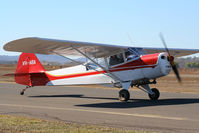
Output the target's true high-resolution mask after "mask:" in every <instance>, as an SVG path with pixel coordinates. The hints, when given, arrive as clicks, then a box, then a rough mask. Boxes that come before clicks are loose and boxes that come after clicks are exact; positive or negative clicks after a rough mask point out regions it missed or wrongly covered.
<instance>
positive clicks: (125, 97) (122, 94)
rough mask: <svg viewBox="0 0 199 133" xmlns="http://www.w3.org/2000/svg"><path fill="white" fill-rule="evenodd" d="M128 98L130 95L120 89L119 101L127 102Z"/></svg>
mask: <svg viewBox="0 0 199 133" xmlns="http://www.w3.org/2000/svg"><path fill="white" fill-rule="evenodd" d="M129 98H130V94H129V91H128V90H125V89H122V90H120V91H119V99H120V101H122V102H127V101H128V100H129Z"/></svg>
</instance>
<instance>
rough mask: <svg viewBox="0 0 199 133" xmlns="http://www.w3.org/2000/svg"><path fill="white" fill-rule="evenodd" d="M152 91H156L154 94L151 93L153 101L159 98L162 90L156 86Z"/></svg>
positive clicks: (150, 96)
mask: <svg viewBox="0 0 199 133" xmlns="http://www.w3.org/2000/svg"><path fill="white" fill-rule="evenodd" d="M151 91H152V92H153V93H154V94H149V98H150V99H151V100H153V101H156V100H158V98H159V97H160V92H159V90H158V89H156V88H152V89H151Z"/></svg>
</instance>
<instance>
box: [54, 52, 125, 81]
mask: <svg viewBox="0 0 199 133" xmlns="http://www.w3.org/2000/svg"><path fill="white" fill-rule="evenodd" d="M53 53H55V54H57V55H59V56H62V57H64V58H66V59H68V60H70V61H72V62H75V63H77V64H79V65H83V66H85V67H87V66H86V65H85V64H84V63H80V62H78V61H76V60H73V59H71V58H69V57H66V56H64V55H61V54H59V53H57V52H55V51H53ZM87 58H88V57H87ZM88 59H90V58H88ZM91 61H92V60H91ZM94 63H95V61H94ZM95 64H96V65H98V63H95ZM100 66H101V65H100ZM100 66H99V67H100ZM100 68H101V67H100ZM103 68H104V67H103ZM93 70H95V71H96V72H99V73H101V74H104V75H106V76H109V77H111V78H113V79H115V78H114V77H112V76H110V75H107V74H105V73H103V72H101V71H98V70H96V69H93ZM103 70H104V69H103ZM104 71H107V70H104ZM107 72H108V73H109V71H107ZM109 74H110V73H109ZM117 80H119V81H120V82H121V80H120V79H119V78H118V79H117Z"/></svg>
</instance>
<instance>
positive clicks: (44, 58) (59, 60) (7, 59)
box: [0, 54, 69, 64]
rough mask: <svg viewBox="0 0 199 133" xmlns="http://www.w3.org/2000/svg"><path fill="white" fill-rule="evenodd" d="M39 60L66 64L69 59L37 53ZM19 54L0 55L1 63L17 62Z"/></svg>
mask: <svg viewBox="0 0 199 133" xmlns="http://www.w3.org/2000/svg"><path fill="white" fill-rule="evenodd" d="M37 57H38V58H39V60H40V61H41V62H43V63H54V64H56V63H57V64H65V63H68V62H69V61H68V60H67V59H66V58H64V57H61V56H58V55H41V54H37ZM18 59H19V56H7V55H0V64H17V61H18Z"/></svg>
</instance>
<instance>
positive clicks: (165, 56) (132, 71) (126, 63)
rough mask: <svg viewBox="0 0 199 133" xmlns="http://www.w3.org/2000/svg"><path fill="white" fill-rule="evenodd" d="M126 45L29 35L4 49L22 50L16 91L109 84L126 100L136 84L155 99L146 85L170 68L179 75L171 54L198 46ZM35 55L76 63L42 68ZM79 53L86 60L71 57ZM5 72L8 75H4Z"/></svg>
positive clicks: (188, 51) (192, 51)
mask: <svg viewBox="0 0 199 133" xmlns="http://www.w3.org/2000/svg"><path fill="white" fill-rule="evenodd" d="M160 37H161V40H162V42H163V44H164V46H165V48H147V47H128V46H118V45H107V44H98V43H88V42H77V41H66V40H55V39H46V38H37V37H29V38H22V39H18V40H14V41H11V42H9V43H7V44H5V45H4V50H7V51H15V52H22V54H21V55H20V57H19V61H18V65H17V68H16V71H15V73H14V74H13V75H14V76H15V81H16V83H18V84H22V85H25V86H26V88H25V89H22V90H21V92H20V94H21V95H23V94H24V92H25V90H26V89H27V88H30V87H34V86H55V85H64V86H65V85H95V84H99V85H109V86H113V87H118V88H121V90H120V91H119V99H120V101H128V100H129V99H130V93H129V91H128V89H129V88H130V87H133V86H134V87H137V88H139V89H141V90H143V91H144V92H146V93H148V95H149V98H150V99H151V100H158V98H159V96H160V93H159V91H158V89H156V88H150V86H149V85H150V84H156V79H157V78H159V77H162V76H166V75H168V74H169V73H170V70H171V69H173V71H174V73H175V75H176V77H177V79H178V81H179V82H181V78H180V75H179V73H178V70H177V67H176V65H175V63H174V56H175V57H181V56H186V55H191V54H195V53H198V52H199V49H179V48H167V46H166V43H165V41H164V38H163V36H162V35H160ZM35 54H47V55H48V54H55V55H60V56H63V57H65V58H66V59H69V60H71V61H74V62H76V63H79V64H78V65H75V66H72V67H67V68H62V69H57V70H52V71H46V70H45V69H44V68H43V66H42V65H41V63H40V62H39V60H38V58H37V57H36V56H35ZM74 56H83V57H85V58H87V59H88V62H86V63H80V62H77V61H76V60H74V59H73V58H72V57H74ZM8 75H9V74H8Z"/></svg>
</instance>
